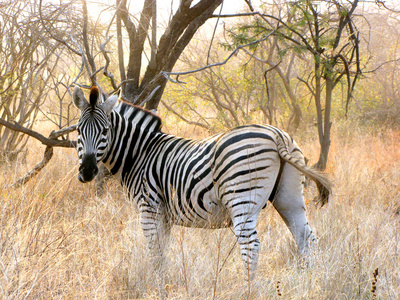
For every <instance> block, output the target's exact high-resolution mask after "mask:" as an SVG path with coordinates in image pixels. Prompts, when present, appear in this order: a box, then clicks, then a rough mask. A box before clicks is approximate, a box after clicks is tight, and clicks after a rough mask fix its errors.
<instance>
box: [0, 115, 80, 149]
mask: <svg viewBox="0 0 400 300" xmlns="http://www.w3.org/2000/svg"><path fill="white" fill-rule="evenodd" d="M0 124H1V125H3V126H5V127H8V128H10V129H12V130H14V131H18V132H22V133H25V134H27V135H29V136H31V137H33V138H35V139H37V140H39V141H40V142H41V143H42V144H44V145H46V146H49V147H64V148H75V147H76V141H70V140H58V139H57V138H58V137H60V136H62V135H64V134H67V133H70V132H72V131H74V130H75V129H76V125H73V126H70V127H68V128H64V129H61V130H59V131H53V132H52V133H51V134H50V136H49V138H46V137H45V136H44V135H42V134H40V133H39V132H36V131H34V130H32V129H29V128H26V127H23V126H21V125H19V124H18V123H16V122H14V123H11V122H8V121H6V120H4V119H2V118H0Z"/></svg>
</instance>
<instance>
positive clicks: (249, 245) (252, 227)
mask: <svg viewBox="0 0 400 300" xmlns="http://www.w3.org/2000/svg"><path fill="white" fill-rule="evenodd" d="M239 215H240V216H239ZM239 215H236V216H233V217H232V222H233V231H234V233H235V235H236V238H237V242H238V244H239V246H240V253H241V256H242V260H243V263H244V267H245V271H246V274H245V276H246V279H247V280H249V281H250V280H252V279H253V278H254V275H255V271H256V269H257V263H258V253H259V251H260V240H259V239H258V236H257V230H256V225H257V218H258V213H255V214H243V213H242V214H239Z"/></svg>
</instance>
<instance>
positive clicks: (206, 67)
mask: <svg viewBox="0 0 400 300" xmlns="http://www.w3.org/2000/svg"><path fill="white" fill-rule="evenodd" d="M278 28H279V27H278ZM278 28H276V29H275V30H273V31H271V32H270V33H268V34H267V35H266V36H264V37H263V38H261V39H259V40H256V41H252V42H250V43H247V44H245V45H239V46H237V47H236V48H235V49H234V50H233V51H232V52H231V53H230V54H229V55H228V57H227V58H226V59H225V60H223V61H222V62H217V63H214V64H210V65H207V66H204V67H201V68H198V69H195V70H190V71H185V72H164V71H161V72H160V73H161V74H162V75H163V76H164V77H165V78H167V79H168V80H169V81H171V82H174V83H177V82H178V83H184V82H183V81H180V80H179V79H178V78H179V76H180V75H188V74H193V73H197V72H200V71H203V70H206V69H210V68H212V67H217V66H222V65H224V64H226V63H227V62H228V61H229V60H230V59H231V58H232V56H234V55H235V54H236V53H237V52H238V51H239V50H240V49H242V48H245V47H248V46H251V45H254V44H257V43H260V42H262V41H265V40H266V39H268V38H269V37H270V36H271V35H272V34H274V33H275V32H276V31H277V30H278ZM171 75H173V76H174V75H175V76H177V77H176V80H175V81H174V80H172V79H171V78H170V76H171Z"/></svg>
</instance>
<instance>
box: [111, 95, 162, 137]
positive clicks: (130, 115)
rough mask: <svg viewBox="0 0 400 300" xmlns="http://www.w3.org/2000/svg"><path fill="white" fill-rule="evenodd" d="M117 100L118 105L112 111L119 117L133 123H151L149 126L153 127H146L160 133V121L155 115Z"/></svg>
mask: <svg viewBox="0 0 400 300" xmlns="http://www.w3.org/2000/svg"><path fill="white" fill-rule="evenodd" d="M119 100H120V104H119V105H118V106H117V107H116V108H115V109H114V110H115V111H116V112H118V113H119V114H120V115H121V116H124V118H126V119H127V120H130V121H132V122H134V123H139V122H140V121H142V122H144V121H147V123H151V125H153V126H148V128H152V131H161V127H162V120H161V118H160V117H159V116H157V115H156V114H155V113H153V112H151V111H150V110H147V109H145V108H143V107H140V106H137V105H133V104H132V103H129V102H127V101H124V100H122V99H119Z"/></svg>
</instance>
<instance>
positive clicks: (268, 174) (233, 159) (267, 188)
mask: <svg viewBox="0 0 400 300" xmlns="http://www.w3.org/2000/svg"><path fill="white" fill-rule="evenodd" d="M103 97H104V96H103V95H102V94H101V93H100V92H99V90H98V89H97V88H92V89H91V92H90V97H89V98H90V99H89V102H88V101H87V100H86V99H85V97H84V95H83V92H82V91H81V90H80V89H79V88H75V91H74V94H73V99H74V103H75V105H76V106H77V107H78V108H79V109H80V110H81V116H80V119H79V122H78V132H79V136H78V147H77V150H78V156H79V163H80V167H79V180H80V181H81V182H88V181H91V180H92V179H93V178H94V177H95V176H96V174H97V172H98V168H97V163H98V162H100V161H102V162H103V163H104V164H105V166H106V167H107V168H108V169H109V170H110V171H111V173H112V174H114V175H116V176H117V177H118V178H119V180H120V181H121V183H122V185H123V186H124V187H125V188H126V190H127V192H128V194H129V197H130V199H132V200H133V201H134V203H135V204H136V205H137V208H138V211H139V214H140V223H141V226H142V228H143V231H144V235H145V236H146V238H147V239H148V242H149V247H150V249H152V250H153V251H154V253H155V254H156V255H162V252H163V250H164V245H165V243H166V242H167V241H168V237H169V233H170V230H171V226H172V225H182V226H188V227H201V228H223V227H232V228H233V231H234V233H235V235H236V237H237V241H238V244H239V245H240V250H241V255H242V258H243V261H244V264H245V267H246V270H247V271H248V272H249V274H250V277H252V276H253V274H254V270H255V269H256V266H257V260H258V253H259V247H260V242H259V239H258V237H257V231H256V223H257V218H258V215H259V213H260V211H261V209H263V208H264V207H265V206H266V205H267V202H268V200H270V201H271V202H272V204H273V206H274V207H275V208H276V210H277V211H278V212H279V214H280V215H281V216H282V218H283V220H284V221H285V223H286V225H287V226H288V228H289V229H290V231H291V233H292V234H293V237H294V239H295V241H296V243H297V246H298V249H299V251H300V253H301V254H307V253H308V252H309V249H310V244H312V243H313V241H314V240H315V236H314V235H313V233H312V231H311V229H310V227H309V225H308V222H307V219H306V211H305V204H304V199H303V185H302V183H303V181H304V175H303V174H305V175H307V176H308V177H310V178H311V179H313V180H314V181H315V182H316V183H317V187H318V190H319V193H320V200H321V204H322V205H323V204H324V203H326V202H327V201H328V197H329V193H330V183H329V181H328V180H327V179H326V178H325V177H324V176H323V175H321V174H320V173H318V172H317V171H314V170H313V169H311V168H309V167H307V166H305V164H304V157H303V155H302V153H301V151H300V149H299V148H298V146H297V144H296V143H295V142H294V140H293V139H292V138H291V137H290V136H289V135H288V134H287V133H285V132H284V131H282V130H280V129H277V128H275V127H272V126H268V125H246V126H240V127H237V128H234V129H231V130H229V131H227V132H224V133H221V134H217V135H214V136H212V137H209V138H206V139H203V140H190V139H184V138H180V137H176V136H173V135H169V134H165V133H163V132H162V131H161V119H160V118H159V117H158V116H156V115H154V114H153V113H151V112H149V111H146V110H144V109H142V108H140V107H136V106H132V105H129V104H126V103H124V102H121V103H120V104H119V105H118V106H116V107H115V108H114V106H115V104H116V102H117V96H111V97H110V98H108V99H103Z"/></svg>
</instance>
